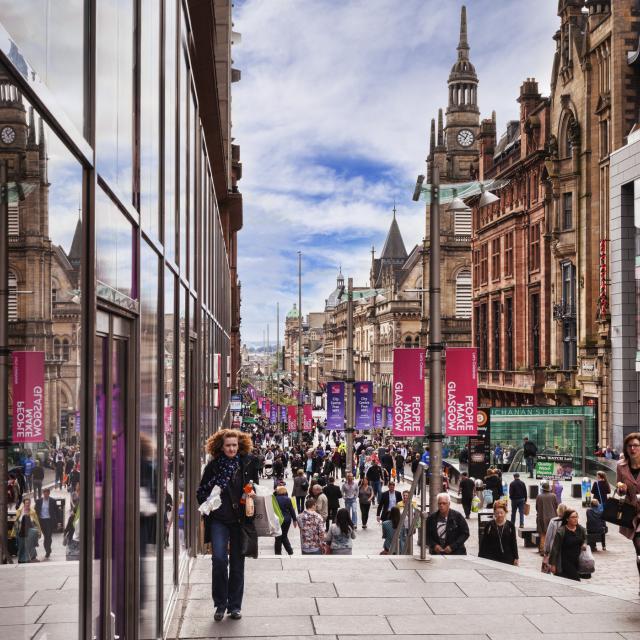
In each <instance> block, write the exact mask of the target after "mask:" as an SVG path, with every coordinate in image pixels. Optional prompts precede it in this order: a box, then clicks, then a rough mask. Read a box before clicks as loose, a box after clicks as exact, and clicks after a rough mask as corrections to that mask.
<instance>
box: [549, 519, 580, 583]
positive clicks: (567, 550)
mask: <svg viewBox="0 0 640 640" xmlns="http://www.w3.org/2000/svg"><path fill="white" fill-rule="evenodd" d="M586 548H587V531H586V529H585V528H584V527H583V526H581V525H579V524H578V512H577V511H574V510H573V509H567V510H566V511H565V512H564V514H563V515H562V524H561V525H560V528H559V529H558V531H557V533H556V536H555V538H554V539H553V546H552V547H551V554H550V555H549V568H550V569H551V573H555V574H556V575H557V576H560V577H562V578H569V579H570V580H578V581H579V580H580V575H579V574H578V559H579V557H580V552H581V551H582V550H583V549H586Z"/></svg>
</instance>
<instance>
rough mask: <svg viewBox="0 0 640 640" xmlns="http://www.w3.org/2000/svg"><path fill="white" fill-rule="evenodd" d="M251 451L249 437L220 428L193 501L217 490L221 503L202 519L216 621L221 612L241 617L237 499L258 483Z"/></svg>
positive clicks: (240, 519) (241, 559)
mask: <svg viewBox="0 0 640 640" xmlns="http://www.w3.org/2000/svg"><path fill="white" fill-rule="evenodd" d="M251 449H252V443H251V438H250V437H249V436H248V435H247V434H246V433H243V432H241V431H237V430H235V429H222V430H220V431H217V432H216V433H214V434H213V435H212V436H211V437H210V438H209V439H208V440H207V445H206V450H207V453H209V454H211V457H212V460H211V461H210V462H209V463H208V464H207V466H206V467H205V468H204V472H203V473H202V479H201V480H200V486H199V487H198V491H197V498H198V502H199V503H200V504H202V503H203V502H204V501H205V500H206V499H207V498H208V497H209V495H210V494H211V491H212V490H213V488H214V487H216V486H217V487H220V498H221V500H222V504H221V505H220V507H219V508H218V509H216V510H215V511H212V512H211V513H210V514H209V515H207V516H205V542H211V546H212V552H213V557H212V570H213V576H212V584H211V591H212V596H213V605H214V607H215V613H214V616H213V619H214V620H216V621H220V620H222V618H223V617H224V614H225V611H226V612H227V613H228V614H229V617H230V618H232V619H234V620H239V619H240V618H241V617H242V614H241V608H242V596H243V594H244V555H243V553H242V525H243V522H244V520H245V513H244V504H243V503H242V500H241V499H242V494H243V492H244V487H245V485H246V484H251V483H252V482H253V483H256V484H257V483H258V461H257V459H256V458H255V457H254V456H252V455H251Z"/></svg>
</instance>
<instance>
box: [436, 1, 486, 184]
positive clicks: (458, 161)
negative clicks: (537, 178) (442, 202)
mask: <svg viewBox="0 0 640 640" xmlns="http://www.w3.org/2000/svg"><path fill="white" fill-rule="evenodd" d="M457 50H458V59H457V60H456V61H455V63H454V65H453V67H452V68H451V73H450V74H449V80H448V83H447V84H448V87H449V102H448V105H447V109H446V124H445V126H444V130H443V123H442V114H441V113H440V114H439V115H438V136H437V142H436V140H432V148H431V149H430V158H431V159H432V161H433V162H435V163H436V165H437V166H438V167H439V169H440V180H441V182H443V183H444V182H449V183H451V182H467V181H469V180H475V179H477V177H478V159H479V149H480V147H479V143H478V134H479V132H480V109H479V108H478V76H477V75H476V70H475V67H474V66H473V64H471V61H470V59H469V42H468V39H467V9H466V7H464V6H463V7H462V12H461V15H460V38H459V42H458V48H457Z"/></svg>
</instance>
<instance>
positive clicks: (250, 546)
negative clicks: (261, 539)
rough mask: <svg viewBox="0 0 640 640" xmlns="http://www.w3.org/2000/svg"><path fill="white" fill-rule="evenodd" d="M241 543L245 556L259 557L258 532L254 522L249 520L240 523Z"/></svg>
mask: <svg viewBox="0 0 640 640" xmlns="http://www.w3.org/2000/svg"><path fill="white" fill-rule="evenodd" d="M240 545H241V547H242V549H241V551H242V555H243V556H244V557H245V558H257V557H258V534H257V533H256V528H255V527H254V526H253V522H249V521H248V520H247V521H245V522H243V523H242V524H241V525H240Z"/></svg>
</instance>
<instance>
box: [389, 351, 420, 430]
mask: <svg viewBox="0 0 640 640" xmlns="http://www.w3.org/2000/svg"><path fill="white" fill-rule="evenodd" d="M424 365H425V354H424V351H423V350H422V349H394V350H393V435H394V436H399V437H403V436H405V437H415V436H422V435H424Z"/></svg>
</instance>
